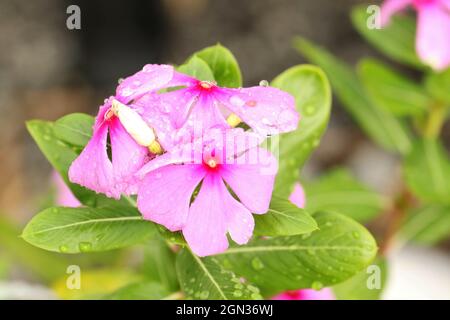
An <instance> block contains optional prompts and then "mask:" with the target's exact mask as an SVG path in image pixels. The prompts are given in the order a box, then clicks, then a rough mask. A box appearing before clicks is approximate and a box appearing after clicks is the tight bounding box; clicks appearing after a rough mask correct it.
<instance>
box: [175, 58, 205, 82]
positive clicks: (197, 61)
mask: <svg viewBox="0 0 450 320" xmlns="http://www.w3.org/2000/svg"><path fill="white" fill-rule="evenodd" d="M177 70H178V71H179V72H181V73H184V74H187V75H190V76H192V77H194V78H197V79H198V80H203V81H214V74H213V72H212V70H211V68H210V67H209V66H208V64H207V63H206V62H205V61H204V60H203V59H201V58H199V57H198V56H196V55H194V56H192V57H191V58H190V59H189V60H188V61H187V62H186V63H185V64H183V65H181V66H179V67H178V68H177Z"/></svg>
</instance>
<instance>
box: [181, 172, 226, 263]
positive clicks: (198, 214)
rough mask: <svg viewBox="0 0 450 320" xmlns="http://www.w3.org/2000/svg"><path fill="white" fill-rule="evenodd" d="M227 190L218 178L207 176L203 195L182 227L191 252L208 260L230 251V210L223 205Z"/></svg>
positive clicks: (199, 197) (197, 200)
mask: <svg viewBox="0 0 450 320" xmlns="http://www.w3.org/2000/svg"><path fill="white" fill-rule="evenodd" d="M224 189H225V186H224V184H223V182H222V180H221V179H220V177H219V176H217V175H211V174H209V175H207V176H206V177H205V179H204V180H203V184H202V186H201V189H200V192H199V194H198V195H197V198H196V199H195V201H194V202H193V203H192V205H191V208H190V210H189V214H188V217H187V220H186V225H185V226H184V227H183V235H184V238H185V239H186V241H187V243H188V244H189V246H190V248H191V249H192V251H193V252H194V253H195V254H197V255H198V256H201V257H203V256H208V255H213V254H216V253H220V252H223V251H225V250H226V249H227V248H228V239H227V236H226V233H227V229H228V228H227V212H226V209H227V206H226V205H224V192H228V191H226V189H225V190H224Z"/></svg>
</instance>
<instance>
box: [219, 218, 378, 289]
mask: <svg viewBox="0 0 450 320" xmlns="http://www.w3.org/2000/svg"><path fill="white" fill-rule="evenodd" d="M314 218H315V219H316V221H317V224H318V226H319V230H318V231H314V232H312V233H311V234H310V235H308V234H307V235H301V236H291V237H277V238H272V239H257V240H253V241H251V242H250V243H249V244H247V245H246V246H241V247H233V248H230V249H228V250H227V251H225V252H224V253H221V254H219V255H216V256H215V257H216V258H217V259H219V260H220V261H221V264H223V265H224V266H225V267H227V268H229V269H230V270H233V271H234V272H235V273H236V274H239V275H241V276H243V277H245V278H246V279H247V280H248V281H250V282H251V283H254V284H255V285H256V286H258V287H260V288H261V289H264V291H265V292H270V293H272V294H275V293H277V292H280V291H285V290H296V289H301V288H311V287H312V288H315V289H320V288H321V287H325V286H330V285H334V284H337V283H339V282H341V281H344V280H346V279H348V278H350V277H351V276H353V275H355V274H356V273H357V272H359V271H360V270H361V269H363V268H364V267H366V266H367V265H368V264H369V263H370V262H371V261H372V259H373V258H374V257H375V254H376V252H377V246H376V243H375V240H374V239H373V237H372V235H371V234H370V233H369V232H368V231H367V230H366V229H365V228H364V227H363V226H361V225H360V224H358V223H357V222H355V221H353V220H351V219H350V218H348V217H345V216H343V215H340V214H337V213H327V212H319V213H316V214H315V215H314Z"/></svg>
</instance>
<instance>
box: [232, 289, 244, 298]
mask: <svg viewBox="0 0 450 320" xmlns="http://www.w3.org/2000/svg"><path fill="white" fill-rule="evenodd" d="M233 296H235V297H237V298H239V297H242V291H241V290H235V291H234V292H233Z"/></svg>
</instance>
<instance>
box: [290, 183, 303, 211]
mask: <svg viewBox="0 0 450 320" xmlns="http://www.w3.org/2000/svg"><path fill="white" fill-rule="evenodd" d="M289 201H290V202H292V203H293V204H295V205H296V206H297V207H299V208H304V207H305V202H306V198H305V191H304V190H303V187H302V185H301V184H300V183H296V184H295V185H294V190H293V191H292V193H291V195H290V196H289Z"/></svg>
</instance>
